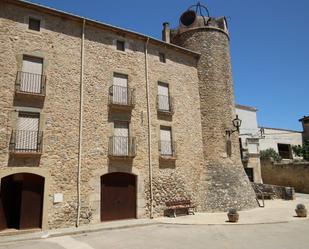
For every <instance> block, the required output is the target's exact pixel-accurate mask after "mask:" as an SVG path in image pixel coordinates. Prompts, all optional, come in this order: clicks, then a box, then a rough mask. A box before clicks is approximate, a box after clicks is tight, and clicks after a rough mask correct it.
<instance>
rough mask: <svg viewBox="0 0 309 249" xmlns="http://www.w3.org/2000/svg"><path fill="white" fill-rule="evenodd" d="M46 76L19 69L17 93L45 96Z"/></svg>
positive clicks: (16, 83)
mask: <svg viewBox="0 0 309 249" xmlns="http://www.w3.org/2000/svg"><path fill="white" fill-rule="evenodd" d="M45 86H46V76H45V75H41V74H34V73H26V72H21V71H18V72H17V75H16V82H15V93H16V94H18V95H35V96H41V97H44V96H45V89H46V87H45Z"/></svg>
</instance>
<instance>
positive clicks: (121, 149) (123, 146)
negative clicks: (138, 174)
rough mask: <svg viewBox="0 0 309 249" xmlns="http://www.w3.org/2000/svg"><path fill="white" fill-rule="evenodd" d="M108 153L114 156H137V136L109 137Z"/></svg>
mask: <svg viewBox="0 0 309 249" xmlns="http://www.w3.org/2000/svg"><path fill="white" fill-rule="evenodd" d="M108 155H109V156H112V157H135V155H136V139H135V137H121V136H112V137H110V138H109V145H108Z"/></svg>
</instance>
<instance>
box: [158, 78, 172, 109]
mask: <svg viewBox="0 0 309 249" xmlns="http://www.w3.org/2000/svg"><path fill="white" fill-rule="evenodd" d="M158 105H159V106H158V107H159V110H164V111H169V110H170V103H169V90H168V84H165V83H161V82H159V83H158Z"/></svg>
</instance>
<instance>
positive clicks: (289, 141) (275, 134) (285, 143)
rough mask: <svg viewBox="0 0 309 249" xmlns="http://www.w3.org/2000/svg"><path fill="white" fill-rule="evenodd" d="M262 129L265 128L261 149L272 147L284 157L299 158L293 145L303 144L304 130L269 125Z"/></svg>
mask: <svg viewBox="0 0 309 249" xmlns="http://www.w3.org/2000/svg"><path fill="white" fill-rule="evenodd" d="M261 129H263V130H264V135H263V139H261V140H260V150H266V149H269V148H272V149H274V150H275V151H277V152H278V153H279V155H280V156H281V158H282V159H295V158H297V157H296V156H295V155H294V154H293V152H292V146H294V145H302V143H303V139H302V132H300V131H294V130H287V129H278V128H268V127H261Z"/></svg>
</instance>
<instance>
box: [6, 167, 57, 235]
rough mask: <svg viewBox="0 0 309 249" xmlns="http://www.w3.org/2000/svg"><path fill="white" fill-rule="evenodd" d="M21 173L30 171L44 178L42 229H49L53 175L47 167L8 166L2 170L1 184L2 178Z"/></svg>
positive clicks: (29, 172)
mask: <svg viewBox="0 0 309 249" xmlns="http://www.w3.org/2000/svg"><path fill="white" fill-rule="evenodd" d="M19 173H28V174H33V175H38V176H41V177H43V178H44V192H43V207H42V224H41V225H42V228H41V229H42V230H47V229H48V209H49V202H48V194H49V188H50V181H51V179H50V178H51V176H50V173H49V171H48V170H46V169H39V168H33V167H23V168H8V169H3V170H0V186H1V180H2V178H4V177H6V176H9V175H14V174H19Z"/></svg>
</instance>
